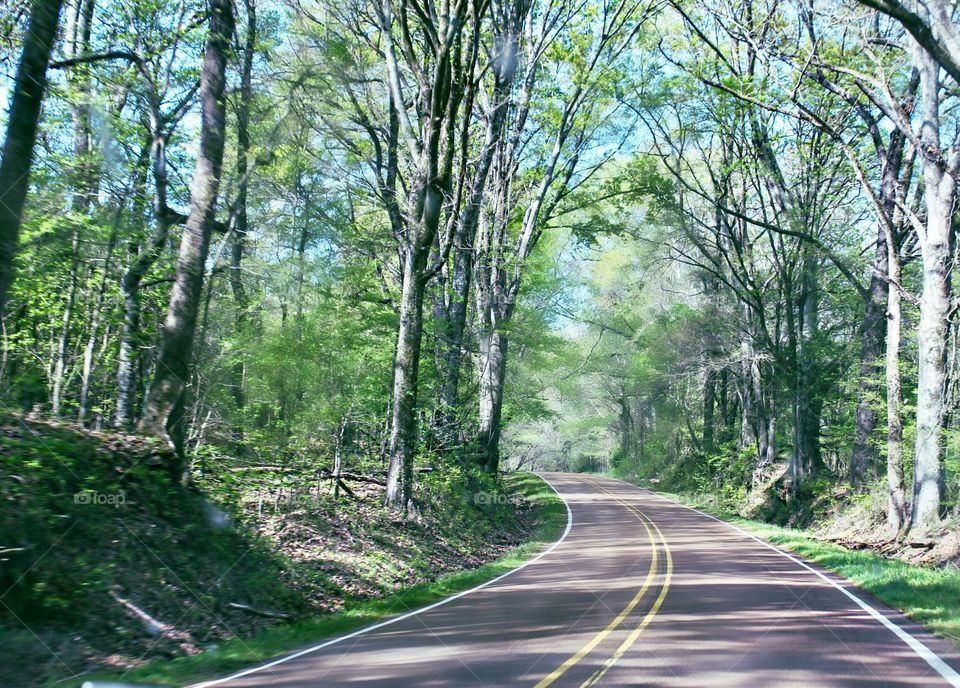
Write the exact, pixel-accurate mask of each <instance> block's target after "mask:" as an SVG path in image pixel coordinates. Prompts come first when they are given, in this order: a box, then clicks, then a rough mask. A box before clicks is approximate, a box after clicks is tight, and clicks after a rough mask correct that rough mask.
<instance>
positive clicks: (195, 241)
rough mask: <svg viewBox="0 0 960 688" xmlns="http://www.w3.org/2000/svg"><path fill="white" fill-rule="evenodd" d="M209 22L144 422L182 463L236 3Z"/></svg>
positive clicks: (225, 4)
mask: <svg viewBox="0 0 960 688" xmlns="http://www.w3.org/2000/svg"><path fill="white" fill-rule="evenodd" d="M209 22H210V32H209V35H208V37H207V46H206V50H205V52H204V57H203V73H202V75H201V86H200V92H201V103H202V115H203V118H202V129H201V133H200V150H199V153H198V155H197V162H196V168H195V170H194V175H193V182H192V184H191V188H190V215H189V217H188V218H187V223H186V226H185V227H184V231H183V238H182V240H181V242H180V255H179V257H178V261H177V274H176V278H175V281H174V284H173V289H172V292H171V295H170V303H169V306H168V308H167V316H166V318H165V320H164V323H163V333H162V335H161V342H160V354H159V356H158V357H157V365H156V371H155V373H154V378H153V382H152V384H151V386H150V393H149V397H148V401H147V406H146V409H145V412H144V417H143V419H142V420H141V422H140V429H141V430H142V431H143V432H147V433H150V434H154V435H157V436H159V437H162V438H163V439H164V440H166V441H167V442H168V443H169V444H170V445H171V446H172V447H173V448H174V449H175V450H176V451H177V453H178V455H180V457H181V459H182V452H183V437H184V428H183V422H182V421H183V404H184V391H185V386H186V384H187V381H188V380H189V378H190V368H191V365H192V359H193V337H194V332H195V330H196V325H197V314H198V311H199V307H200V297H201V295H202V289H203V275H204V270H205V263H206V260H207V254H208V252H209V249H210V235H211V232H212V230H213V224H214V219H215V212H216V205H217V196H218V194H219V191H220V176H221V171H222V167H223V151H224V142H225V130H226V108H225V104H224V97H223V91H224V82H225V77H226V67H227V55H228V53H229V51H230V39H231V37H232V35H233V7H232V4H231V2H230V1H229V0H211V2H210V14H209Z"/></svg>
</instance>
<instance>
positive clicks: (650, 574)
mask: <svg viewBox="0 0 960 688" xmlns="http://www.w3.org/2000/svg"><path fill="white" fill-rule="evenodd" d="M584 482H585V483H586V484H588V485H590V486H591V487H594V488H596V489H598V490H600V491H601V492H605V493H606V494H608V495H610V496H611V497H613V498H614V499H615V500H617V502H619V503H620V504H621V505H622V506H624V507H626V508H627V509H628V510H629V511H630V512H631V513H633V515H634V516H636V517H637V520H638V521H640V523H641V524H642V525H643V528H644V530H645V531H646V533H647V538H648V539H649V541H650V547H651V551H652V555H651V557H650V568H649V570H648V571H647V576H646V578H645V579H644V581H643V584H642V585H641V586H640V589H639V590H638V591H637V594H636V595H634V596H633V599H631V600H630V602H629V603H627V606H626V607H624V608H623V611H621V612H620V613H619V614H617V616H616V617H614V619H613V620H612V621H611V622H610V623H609V624H607V626H606V628H604V629H603V630H602V631H600V632H599V633H597V634H596V635H595V636H594V637H593V638H591V639H590V640H589V642H587V643H586V644H585V645H584V646H583V647H581V648H580V649H579V650H578V651H577V652H576V653H575V654H574V655H573V656H572V657H570V658H569V659H568V660H567V661H565V662H564V663H563V664H561V665H560V666H558V667H557V668H556V669H554V670H553V671H552V672H551V673H550V674H548V675H547V676H545V677H544V678H543V679H542V680H541V681H540V682H539V683H537V685H536V686H535V687H534V688H546V687H547V686H549V685H552V684H553V682H554V681H556V680H557V679H558V678H560V677H561V676H563V674H565V673H566V672H567V670H568V669H570V668H571V667H572V666H574V665H575V664H576V663H577V662H579V661H580V660H581V659H583V658H584V657H585V656H587V654H589V653H590V652H591V651H592V650H593V649H594V648H595V647H596V646H597V645H598V644H600V643H601V642H602V641H603V640H604V638H606V637H607V636H609V635H610V634H611V633H612V632H613V631H614V630H615V629H616V628H617V627H619V626H620V624H622V623H623V621H624V620H625V619H626V618H627V617H628V616H629V615H630V613H631V612H633V610H634V608H635V607H636V606H637V604H638V603H639V602H640V600H642V599H643V597H644V595H645V594H646V592H647V590H648V589H649V588H650V586H651V585H652V584H653V580H654V578H655V577H656V575H657V563H658V561H659V554H658V550H657V544H658V542H659V544H660V546H661V547H662V548H663V553H664V557H665V559H666V562H667V563H666V572H665V573H664V578H663V585H662V586H661V588H660V594H659V596H657V599H656V600H654V602H653V605H652V606H651V607H650V611H648V612H647V613H646V615H645V616H644V617H643V619H642V620H641V621H640V624H639V625H638V626H637V627H636V628H634V629H633V631H631V632H630V634H629V635H628V636H627V637H626V638H625V639H624V641H623V642H622V643H621V644H620V647H618V648H617V650H616V651H615V652H614V653H613V654H612V655H611V656H610V657H609V658H608V659H607V661H605V662H604V663H603V666H601V667H600V668H599V669H597V670H596V671H595V672H594V673H593V674H592V675H591V676H590V678H588V679H587V680H586V681H584V682H583V683H582V684H581V688H586V687H587V686H592V685H594V684H596V683H597V682H598V681H599V680H600V679H601V678H603V676H604V675H605V674H606V673H607V672H608V671H609V670H610V668H611V667H612V666H613V665H614V664H616V663H617V661H619V660H620V658H621V657H623V655H624V654H625V653H626V652H627V650H629V649H630V647H632V646H633V644H634V643H636V642H637V638H639V637H640V634H641V633H643V631H644V629H645V628H646V627H647V626H648V625H649V624H650V622H651V621H652V620H653V617H655V616H656V615H657V612H659V611H660V607H661V606H662V605H663V601H664V599H666V597H667V590H669V588H670V579H671V578H672V577H673V556H672V555H671V553H670V546H669V545H668V544H667V539H666V538H665V537H664V536H663V533H662V532H661V531H660V529H659V528H658V527H657V524H656V523H654V522H653V521H652V520H650V518H649V517H648V516H647V515H646V514H644V513H643V512H642V511H640V510H639V509H637V508H636V507H635V506H633V505H632V504H630V503H628V502H626V501H624V500H623V499H621V498H620V497H618V496H617V495H616V494H614V493H613V492H610V491H609V490H607V489H605V488H603V487H600V485H597V484H596V483H594V482H593V481H590V480H584ZM654 533H656V539H655V538H654Z"/></svg>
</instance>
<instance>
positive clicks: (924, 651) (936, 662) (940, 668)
mask: <svg viewBox="0 0 960 688" xmlns="http://www.w3.org/2000/svg"><path fill="white" fill-rule="evenodd" d="M608 477H609V476H608ZM611 479H612V480H616V481H617V482H621V483H623V484H624V485H630V486H631V487H635V488H637V489H638V490H643V491H644V492H649V493H650V494H652V495H655V496H657V497H660V498H661V499H665V500H666V501H668V502H671V503H672V504H676V505H677V506H680V507H683V508H684V509H689V510H690V511H695V512H697V513H698V514H700V515H701V516H706V517H707V518H709V519H712V520H714V521H716V522H717V523H722V524H724V525H725V526H728V527H730V528H732V529H733V530H736V531H737V532H739V533H741V534H742V535H746V536H747V537H748V538H750V539H751V540H755V541H757V542H759V543H760V544H761V545H763V546H764V547H767V548H768V549H772V550H773V551H774V552H776V553H777V554H779V555H781V556H783V557H786V558H787V559H789V560H790V561H792V562H794V563H795V564H797V565H798V566H801V567H802V568H805V569H806V570H807V571H810V572H811V573H813V574H814V575H816V576H817V577H818V578H821V579H823V580H825V581H826V582H827V583H829V584H830V585H832V586H833V587H835V588H836V589H837V590H839V591H840V592H842V593H843V594H844V595H846V596H847V597H849V598H850V599H851V600H853V602H854V603H855V604H856V605H857V606H858V607H860V608H861V609H862V610H863V611H865V612H867V614H869V615H870V616H871V617H873V618H874V619H876V620H877V621H879V622H880V623H882V624H883V625H884V626H886V627H887V629H888V630H889V631H890V632H891V633H893V634H894V635H895V636H897V637H898V638H899V639H900V640H902V641H903V642H904V643H905V644H906V645H907V646H908V647H909V648H910V649H911V650H913V651H914V652H915V653H916V654H917V655H918V656H919V657H920V658H921V659H923V660H924V661H925V662H926V663H927V664H929V665H930V666H931V667H932V668H933V669H934V670H935V671H936V672H937V673H938V674H940V676H941V677H943V680H945V681H946V682H947V683H949V684H950V685H951V686H953V688H960V674H958V673H957V672H956V671H955V670H954V668H953V667H951V666H950V665H949V664H947V663H946V662H945V661H943V660H942V659H941V658H940V657H939V655H937V653H935V652H934V651H933V650H931V649H930V648H929V647H927V646H926V645H924V644H923V643H922V642H920V641H919V640H917V639H916V638H914V637H913V635H911V634H910V632H909V631H906V630H904V629H903V628H901V627H900V626H898V625H897V624H895V623H893V622H892V621H891V620H890V619H888V618H887V617H886V616H885V615H884V614H883V613H882V612H880V611H879V610H877V609H876V608H875V607H873V606H871V605H870V604H868V603H867V602H865V601H864V600H862V599H861V598H860V597H858V596H856V595H854V594H853V593H852V592H850V591H849V590H848V589H847V588H846V587H845V586H843V585H840V584H839V583H838V582H837V581H835V580H833V579H832V578H830V577H829V576H827V575H826V574H824V573H823V572H822V571H818V570H817V569H815V568H814V567H812V566H810V564H808V563H807V562H805V561H803V560H802V559H799V558H798V557H795V556H794V555H792V554H790V553H788V552H785V551H784V550H782V549H780V548H779V547H776V546H774V545H772V544H770V543H769V542H767V541H766V540H763V539H761V538H759V537H757V536H756V535H754V534H753V533H750V532H748V531H746V530H744V529H743V528H740V527H738V526H735V525H733V524H732V523H729V522H727V521H724V520H723V519H721V518H717V517H716V516H713V515H711V514H708V513H706V512H704V511H700V509H697V508H694V507H692V506H687V505H686V504H681V503H680V502H678V501H676V500H674V499H671V498H670V497H667V496H666V495H662V494H660V493H659V492H657V491H655V490H650V489H648V488H646V487H641V486H640V485H634V484H633V483H629V482H627V481H626V480H621V479H620V478H611ZM851 585H852V583H851Z"/></svg>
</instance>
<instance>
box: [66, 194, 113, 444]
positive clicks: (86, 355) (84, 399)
mask: <svg viewBox="0 0 960 688" xmlns="http://www.w3.org/2000/svg"><path fill="white" fill-rule="evenodd" d="M122 218H123V206H122V205H121V206H120V207H119V208H118V209H117V214H116V217H115V218H114V221H113V226H112V228H111V229H110V238H109V239H108V240H107V254H106V256H105V257H104V259H103V268H102V270H101V272H100V282H99V284H98V285H97V292H96V294H95V296H94V302H93V306H92V307H91V312H90V331H89V333H88V334H87V343H86V345H85V346H84V348H83V369H82V371H81V373H80V408H79V409H78V411H77V422H78V423H79V424H80V425H84V424H85V423H86V421H87V416H88V415H89V413H90V381H91V378H92V376H93V364H94V354H95V352H96V348H97V337H98V336H99V334H100V321H101V318H102V317H103V310H104V302H105V301H106V296H107V284H108V282H109V278H110V268H111V266H112V263H113V251H114V249H115V248H116V244H117V232H118V230H119V229H120V223H121V221H122Z"/></svg>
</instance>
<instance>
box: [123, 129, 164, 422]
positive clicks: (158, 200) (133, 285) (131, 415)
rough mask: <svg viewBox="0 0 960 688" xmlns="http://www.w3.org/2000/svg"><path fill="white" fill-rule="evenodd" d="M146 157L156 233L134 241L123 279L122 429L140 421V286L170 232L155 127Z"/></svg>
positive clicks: (140, 189) (138, 200)
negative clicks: (151, 180)
mask: <svg viewBox="0 0 960 688" xmlns="http://www.w3.org/2000/svg"><path fill="white" fill-rule="evenodd" d="M146 150H147V154H146V155H142V156H141V160H144V161H146V160H147V159H149V160H150V166H151V167H152V168H153V177H154V185H155V187H156V189H155V191H154V194H155V195H154V222H155V223H156V224H155V226H154V230H153V234H152V235H151V236H150V238H149V240H148V242H147V245H146V246H145V247H141V246H140V245H139V242H137V241H131V243H130V246H129V252H130V255H131V258H132V260H131V263H130V265H129V267H128V268H127V269H126V271H125V272H124V274H123V277H122V278H121V279H120V294H121V299H122V300H121V306H122V317H121V325H120V337H119V339H120V342H119V352H118V354H117V402H116V411H115V422H116V425H117V427H119V428H122V429H129V428H131V427H132V426H133V425H134V424H135V423H136V420H137V415H138V411H137V390H138V389H139V387H140V383H139V380H140V373H141V366H140V356H139V348H140V342H139V337H140V283H141V282H142V281H143V278H144V277H145V276H146V274H147V272H148V271H149V270H150V268H151V267H152V266H153V264H154V263H155V262H156V261H157V259H158V258H159V257H160V253H161V252H162V251H163V248H164V246H165V245H166V243H167V236H168V235H169V233H170V219H169V210H168V208H167V204H166V186H167V163H166V137H165V136H163V135H162V134H161V133H159V132H158V131H157V130H156V127H154V132H153V137H152V141H151V142H150V146H149V147H147V148H146ZM146 167H147V165H146V163H145V162H144V164H142V165H138V168H137V169H138V173H139V174H138V179H137V182H136V183H135V184H134V189H135V191H134V194H135V196H134V198H135V202H134V210H133V212H132V213H131V215H132V218H133V222H134V223H137V222H140V221H142V220H143V218H144V214H145V213H144V206H145V205H146V182H147V171H146Z"/></svg>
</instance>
